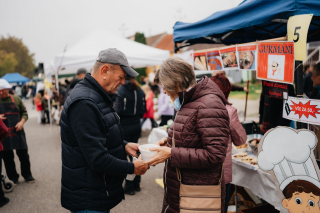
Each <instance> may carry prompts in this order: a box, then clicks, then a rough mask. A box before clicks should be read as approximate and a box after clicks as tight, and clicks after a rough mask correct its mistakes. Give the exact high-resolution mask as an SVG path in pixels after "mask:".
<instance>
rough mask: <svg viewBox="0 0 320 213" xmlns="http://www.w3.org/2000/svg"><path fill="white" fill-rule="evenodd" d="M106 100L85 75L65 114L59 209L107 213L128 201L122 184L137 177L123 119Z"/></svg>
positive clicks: (110, 100)
mask: <svg viewBox="0 0 320 213" xmlns="http://www.w3.org/2000/svg"><path fill="white" fill-rule="evenodd" d="M113 99H115V97H114V95H108V93H106V92H105V91H104V90H103V88H102V87H101V86H100V84H99V83H98V82H97V81H96V80H95V79H94V78H93V77H91V75H90V74H87V75H86V77H85V78H84V80H83V81H81V82H80V83H78V84H77V85H76V87H75V88H74V89H73V91H72V92H71V94H70V96H69V97H68V99H67V100H66V102H65V105H64V108H63V112H62V115H61V141H62V180H61V204H62V206H63V207H64V208H66V209H69V210H71V211H79V210H95V211H106V210H108V209H111V208H113V207H114V206H116V205H117V204H118V203H120V202H121V200H122V199H124V194H123V189H122V182H123V180H124V178H125V176H126V175H127V174H132V173H133V172H134V165H133V163H131V162H127V161H126V153H125V144H126V142H124V140H123V132H122V129H121V125H120V121H119V117H118V115H117V114H116V112H115V111H114V109H113V108H112V102H113Z"/></svg>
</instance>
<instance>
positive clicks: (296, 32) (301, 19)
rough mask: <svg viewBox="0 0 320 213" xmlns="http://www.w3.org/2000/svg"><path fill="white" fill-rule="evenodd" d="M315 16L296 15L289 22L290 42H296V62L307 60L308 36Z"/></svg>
mask: <svg viewBox="0 0 320 213" xmlns="http://www.w3.org/2000/svg"><path fill="white" fill-rule="evenodd" d="M312 16H313V14H308V15H296V16H292V17H290V18H289V20H288V25H287V31H288V41H294V55H295V60H297V61H305V60H306V59H307V35H308V30H309V25H310V22H311V19H312Z"/></svg>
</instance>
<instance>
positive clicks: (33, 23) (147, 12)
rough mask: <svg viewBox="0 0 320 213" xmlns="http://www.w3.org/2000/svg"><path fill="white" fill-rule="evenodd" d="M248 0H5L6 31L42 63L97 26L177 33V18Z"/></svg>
mask: <svg viewBox="0 0 320 213" xmlns="http://www.w3.org/2000/svg"><path fill="white" fill-rule="evenodd" d="M242 1H243V0H201V1H195V0H157V1H155V0H91V1H89V0H27V1H24V0H20V1H18V0H0V35H2V36H5V37H6V36H7V35H8V34H10V35H13V36H16V37H18V38H22V40H23V42H24V44H25V45H26V46H27V47H28V48H29V50H30V52H32V53H34V54H35V59H36V63H39V62H44V63H48V62H50V61H51V60H52V59H53V57H54V56H55V55H57V54H59V53H61V52H63V49H64V47H65V46H66V45H68V47H71V46H72V45H73V44H75V43H76V42H78V41H79V40H80V39H81V38H83V37H84V36H85V35H86V34H88V33H89V32H90V31H92V30H95V29H107V30H109V31H110V33H113V34H116V35H119V36H130V35H133V34H134V33H135V32H142V33H145V35H146V36H150V35H155V34H158V33H162V32H167V33H173V30H172V27H173V25H174V23H175V22H176V21H183V22H190V23H192V22H196V21H199V20H201V19H203V18H206V17H207V16H209V15H211V14H212V13H214V12H216V11H220V10H226V9H229V8H231V7H235V6H237V5H238V4H239V3H241V2H242ZM97 54H98V53H97Z"/></svg>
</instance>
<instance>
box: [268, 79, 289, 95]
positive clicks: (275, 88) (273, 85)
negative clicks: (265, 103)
mask: <svg viewBox="0 0 320 213" xmlns="http://www.w3.org/2000/svg"><path fill="white" fill-rule="evenodd" d="M262 95H264V96H268V97H271V98H279V99H288V84H281V83H278V82H271V81H262Z"/></svg>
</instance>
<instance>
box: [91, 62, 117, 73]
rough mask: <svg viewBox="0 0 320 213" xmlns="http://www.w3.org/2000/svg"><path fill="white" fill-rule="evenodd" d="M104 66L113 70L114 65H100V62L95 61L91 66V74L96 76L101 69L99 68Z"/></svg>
mask: <svg viewBox="0 0 320 213" xmlns="http://www.w3.org/2000/svg"><path fill="white" fill-rule="evenodd" d="M105 64H107V65H109V67H110V69H111V70H114V69H115V67H114V64H108V63H102V62H99V61H96V63H94V65H93V69H92V74H96V73H97V72H98V71H99V70H100V69H101V67H102V66H103V65H105Z"/></svg>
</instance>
